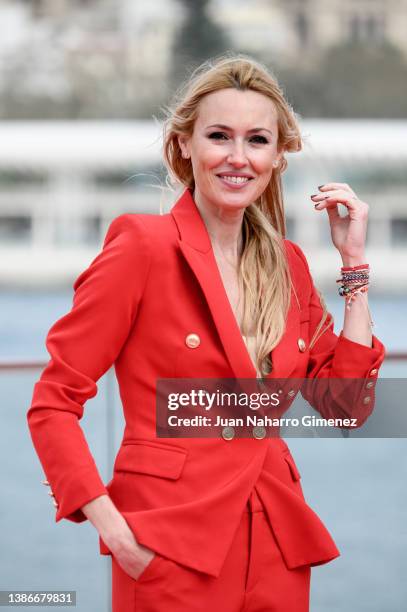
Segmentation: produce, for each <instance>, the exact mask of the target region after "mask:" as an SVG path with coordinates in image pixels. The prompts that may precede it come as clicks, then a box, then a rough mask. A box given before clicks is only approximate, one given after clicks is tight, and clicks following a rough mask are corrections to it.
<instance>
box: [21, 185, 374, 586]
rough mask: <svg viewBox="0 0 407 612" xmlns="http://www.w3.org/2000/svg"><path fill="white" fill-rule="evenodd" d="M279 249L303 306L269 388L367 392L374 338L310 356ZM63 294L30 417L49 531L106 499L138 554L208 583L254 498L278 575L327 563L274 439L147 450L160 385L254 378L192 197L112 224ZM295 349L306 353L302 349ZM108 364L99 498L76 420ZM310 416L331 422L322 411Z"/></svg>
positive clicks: (312, 296)
mask: <svg viewBox="0 0 407 612" xmlns="http://www.w3.org/2000/svg"><path fill="white" fill-rule="evenodd" d="M285 245H286V253H287V257H288V260H289V265H290V269H291V273H292V278H293V283H294V286H295V288H296V293H297V296H298V298H299V302H300V304H299V305H298V303H297V300H296V299H295V298H294V297H293V296H292V299H291V306H290V310H289V313H288V318H287V325H286V331H285V334H284V336H283V338H282V340H281V342H280V343H279V345H278V346H277V347H276V348H275V349H274V350H273V352H272V362H273V371H272V373H271V374H270V375H269V376H270V378H303V377H309V378H315V377H336V378H342V377H345V378H346V377H349V378H352V377H354V378H356V377H358V378H362V379H365V378H366V379H369V380H374V379H375V378H376V377H377V371H378V368H379V366H380V365H381V363H382V361H383V358H384V347H383V345H382V344H381V342H380V341H379V340H378V339H377V338H375V337H374V338H373V346H372V348H368V347H366V346H363V345H361V344H358V343H355V342H352V341H351V340H348V339H346V338H345V337H344V336H343V335H342V333H341V335H340V336H339V337H337V336H336V335H335V334H334V333H333V330H332V328H333V324H332V325H331V326H330V328H329V330H328V331H327V332H326V333H325V334H324V335H323V336H322V337H321V339H320V340H319V341H318V342H317V343H316V344H315V345H314V347H313V348H312V349H311V350H309V348H308V341H309V339H310V338H311V336H312V334H313V332H314V330H315V328H316V326H317V324H318V323H319V321H320V318H321V314H322V310H321V305H320V301H319V298H318V296H317V293H316V290H315V287H314V285H313V282H312V279H311V276H310V273H309V269H308V265H307V262H306V260H305V257H304V255H303V253H302V252H301V250H300V249H299V247H298V246H296V245H295V244H293V243H292V242H290V241H288V240H286V241H285ZM74 290H75V294H74V299H73V306H72V309H71V311H70V312H68V313H67V314H66V315H65V316H63V317H62V318H61V319H59V320H58V321H57V322H56V323H55V324H54V325H53V326H52V327H51V329H50V331H49V333H48V336H47V341H46V345H47V349H48V351H49V353H50V356H51V359H50V361H49V363H48V365H47V366H46V368H45V369H44V370H43V372H42V374H41V376H40V378H39V380H38V381H37V382H36V384H35V386H34V391H33V397H32V403H31V406H30V408H29V410H28V413H27V418H28V424H29V429H30V432H31V436H32V440H33V443H34V446H35V449H36V451H37V453H38V456H39V459H40V461H41V464H42V466H43V469H44V472H45V475H46V478H47V480H48V481H49V483H50V485H51V488H52V491H53V492H54V494H55V499H56V500H57V502H58V504H59V507H58V511H57V513H56V521H57V522H58V521H60V520H61V519H62V518H66V519H69V520H71V521H75V522H81V521H84V520H86V517H85V515H84V514H83V513H82V511H81V510H80V508H81V506H83V505H84V504H86V503H87V502H89V501H91V500H92V499H94V498H96V497H98V496H99V495H103V494H108V495H110V497H111V499H112V500H113V502H114V503H115V505H116V507H117V508H118V509H119V511H120V512H121V513H122V515H123V516H124V517H125V519H126V521H127V523H128V524H129V526H130V528H131V529H132V531H133V533H134V534H135V537H136V538H137V540H138V541H139V542H140V543H141V544H143V545H145V546H147V547H148V548H151V549H152V550H154V551H157V552H158V553H160V554H162V555H165V556H167V557H169V558H170V559H173V560H174V561H176V562H178V563H182V564H184V565H186V566H189V567H191V568H195V569H197V570H200V571H202V572H205V573H208V574H210V575H212V576H218V575H219V573H220V570H221V567H222V563H223V560H224V558H225V556H226V554H227V551H228V548H229V546H230V544H231V542H232V539H233V536H234V533H235V531H236V528H237V526H238V524H239V521H240V517H241V514H242V511H243V510H244V507H245V504H246V502H247V499H248V497H249V495H250V492H251V491H252V489H253V488H254V487H255V488H256V491H257V493H258V495H259V497H260V498H261V500H262V502H263V504H264V507H265V511H266V513H267V515H268V518H269V520H270V524H271V525H272V529H273V532H274V535H275V537H276V540H277V542H278V545H279V548H280V550H281V553H282V555H283V558H284V560H285V562H286V564H287V566H288V567H289V568H294V567H298V566H301V565H304V564H311V565H317V564H321V563H325V562H327V561H330V560H331V559H333V558H335V557H337V556H338V555H339V552H338V549H337V548H336V546H335V543H334V542H333V540H332V538H331V536H330V535H329V533H328V531H327V529H326V528H325V527H324V525H323V524H322V522H321V520H320V519H319V518H318V517H317V515H316V514H315V513H314V511H313V510H312V509H311V508H310V507H309V506H308V505H307V503H306V501H305V500H304V496H303V493H302V488H301V485H300V481H299V479H300V475H299V473H298V470H297V468H296V465H295V462H294V459H293V457H292V455H291V453H290V451H289V449H288V447H287V444H286V443H285V442H284V441H283V440H282V439H279V438H267V437H266V438H264V439H254V438H253V439H242V438H240V439H239V438H235V439H233V440H225V439H223V438H222V437H219V439H216V438H212V439H192V438H190V439H187V438H183V439H179V438H174V439H170V438H166V439H165V440H163V439H160V438H156V435H155V385H156V380H157V378H177V377H181V378H197V377H202V378H215V377H219V378H234V377H238V378H252V377H255V376H256V372H255V370H254V367H253V364H252V362H251V360H250V357H249V354H248V352H247V349H246V346H245V344H244V341H243V339H242V336H241V334H240V330H239V327H238V325H237V323H236V319H235V317H234V314H233V311H232V309H231V306H230V303H229V301H228V298H227V295H226V292H225V289H224V286H223V283H222V279H221V276H220V274H219V271H218V268H217V264H216V260H215V258H214V254H213V250H212V248H211V242H210V239H209V236H208V233H207V231H206V227H205V224H204V222H203V220H202V218H201V216H200V213H199V210H198V209H197V207H196V205H195V203H194V201H193V199H192V195H191V193H190V191H189V190H186V191H185V192H184V194H183V195H182V196H181V197H180V199H179V200H178V202H177V203H176V204H175V206H174V207H173V209H172V210H171V212H170V213H169V214H165V215H162V216H158V215H145V214H124V215H120V216H119V217H117V218H116V219H114V220H113V222H112V223H111V225H110V227H109V229H108V232H107V234H106V237H105V241H104V245H103V250H102V251H101V252H100V253H99V254H98V255H97V256H96V258H95V259H94V260H93V261H92V262H91V264H90V265H89V267H88V268H87V269H85V270H84V271H83V272H82V273H81V274H80V275H79V276H78V278H77V279H76V281H75V283H74ZM191 333H194V334H197V335H198V336H199V338H200V340H201V342H200V344H199V346H198V347H196V348H190V347H188V345H187V344H186V342H185V340H186V337H187V336H188V335H189V334H191ZM299 338H302V339H303V340H304V341H305V343H306V350H300V348H299V344H298V339H299ZM300 344H301V343H300ZM301 348H302V349H303V348H304V347H303V346H302V347H301ZM112 364H114V367H115V372H116V376H117V380H118V383H119V387H120V395H121V399H122V403H123V410H124V417H125V430H124V435H123V440H122V444H121V446H120V449H119V452H118V454H117V456H116V461H115V466H114V471H113V478H112V479H111V480H110V482H109V483H108V484H107V485H105V484H104V483H103V482H102V480H101V478H100V475H99V473H98V470H97V467H96V465H95V462H94V459H93V457H92V455H91V453H90V450H89V447H88V444H87V442H86V439H85V437H84V435H83V431H82V429H81V427H80V424H79V419H81V417H82V415H83V406H84V403H85V402H86V400H87V399H88V398H91V397H93V396H94V395H96V393H97V385H96V382H97V381H98V379H99V378H100V377H101V376H102V375H103V374H104V373H105V372H106V371H107V370H108V369H109V368H110V367H111V366H112ZM371 392H372V391H371V390H365V391H364V392H363V394H364V395H366V394H368V393H371ZM317 408H318V410H319V411H320V412H321V414H322V415H323V416H332V414H331V413H332V408H331V405H330V403H329V402H326V401H325V400H324V398H320V400H319V405H318V406H317ZM341 416H343V415H341ZM99 544H100V552H101V554H111V553H110V551H109V549H108V548H107V546H106V545H105V543H104V542H103V540H102V539H101V538H100V540H99Z"/></svg>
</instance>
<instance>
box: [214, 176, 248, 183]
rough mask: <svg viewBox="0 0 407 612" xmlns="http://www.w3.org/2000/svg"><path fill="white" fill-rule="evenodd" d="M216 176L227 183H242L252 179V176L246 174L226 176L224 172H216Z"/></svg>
mask: <svg viewBox="0 0 407 612" xmlns="http://www.w3.org/2000/svg"><path fill="white" fill-rule="evenodd" d="M217 176H218V177H219V178H220V179H222V180H224V181H226V182H228V183H232V184H233V185H243V184H245V183H248V182H249V181H251V180H252V178H251V177H248V176H226V175H225V174H217Z"/></svg>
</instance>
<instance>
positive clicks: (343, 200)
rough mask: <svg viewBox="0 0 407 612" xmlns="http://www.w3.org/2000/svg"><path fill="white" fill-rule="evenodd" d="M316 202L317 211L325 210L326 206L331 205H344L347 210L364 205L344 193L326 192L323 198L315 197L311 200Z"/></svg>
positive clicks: (354, 197) (355, 197)
mask: <svg viewBox="0 0 407 612" xmlns="http://www.w3.org/2000/svg"><path fill="white" fill-rule="evenodd" d="M313 201H314V202H316V207H318V209H319V210H321V209H322V208H325V205H326V204H329V205H331V204H332V203H335V204H337V203H339V204H344V205H345V206H346V207H347V208H349V209H354V210H356V209H357V208H359V206H360V205H361V204H364V202H362V201H361V200H359V199H358V197H357V196H353V195H351V194H350V193H347V192H345V191H328V192H327V193H326V194H325V195H324V196H317V197H316V198H313Z"/></svg>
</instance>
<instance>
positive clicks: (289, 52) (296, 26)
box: [212, 0, 407, 68]
mask: <svg viewBox="0 0 407 612" xmlns="http://www.w3.org/2000/svg"><path fill="white" fill-rule="evenodd" d="M212 17H213V19H215V20H216V21H217V22H218V23H219V24H221V25H223V27H225V28H226V30H227V32H228V34H229V35H230V37H231V38H232V40H233V41H234V42H235V44H236V46H237V47H238V48H244V49H245V50H246V51H247V52H253V53H260V54H261V55H264V56H266V57H267V56H269V57H270V54H274V55H276V56H277V57H278V58H279V61H280V62H281V63H287V64H291V63H294V65H298V63H300V64H301V65H308V66H309V68H312V67H315V64H314V62H318V60H319V59H320V58H321V57H322V55H323V53H324V52H325V51H326V50H327V49H329V48H330V47H332V46H334V45H338V44H347V43H354V42H360V43H365V44H370V45H371V44H381V43H383V42H385V41H387V42H389V43H391V44H393V45H394V46H395V47H397V48H398V49H399V50H400V51H401V52H402V53H403V54H404V55H405V57H406V58H407V36H406V32H407V0H251V1H250V2H247V1H245V0H216V2H215V1H214V2H213V3H212ZM271 59H272V56H271Z"/></svg>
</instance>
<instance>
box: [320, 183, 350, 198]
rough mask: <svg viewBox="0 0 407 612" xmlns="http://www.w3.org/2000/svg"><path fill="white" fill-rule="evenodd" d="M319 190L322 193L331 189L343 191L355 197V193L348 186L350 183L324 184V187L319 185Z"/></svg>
mask: <svg viewBox="0 0 407 612" xmlns="http://www.w3.org/2000/svg"><path fill="white" fill-rule="evenodd" d="M318 189H319V190H320V191H327V190H329V189H343V190H344V191H349V192H350V193H353V194H354V195H355V192H354V191H353V189H352V188H351V187H350V186H349V185H348V183H335V182H334V183H324V184H323V185H318Z"/></svg>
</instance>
